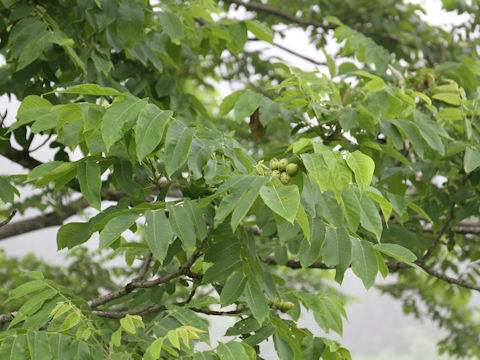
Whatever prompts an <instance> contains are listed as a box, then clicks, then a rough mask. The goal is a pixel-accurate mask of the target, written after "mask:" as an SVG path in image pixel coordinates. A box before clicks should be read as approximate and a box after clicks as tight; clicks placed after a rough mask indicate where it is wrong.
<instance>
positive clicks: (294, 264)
mask: <svg viewBox="0 0 480 360" xmlns="http://www.w3.org/2000/svg"><path fill="white" fill-rule="evenodd" d="M264 262H265V263H267V264H269V265H279V264H278V263H277V262H276V261H275V259H274V258H273V257H271V256H269V257H267V258H266V259H265V260H264ZM415 264H416V265H418V266H419V267H421V268H422V269H423V270H425V272H426V273H428V274H430V275H431V276H434V277H436V278H438V279H441V280H444V281H446V282H448V283H450V284H455V285H458V286H461V287H463V288H467V289H471V290H476V291H480V286H478V285H475V284H472V283H470V282H468V281H465V280H460V279H457V278H454V277H451V276H448V275H445V274H442V273H440V272H438V271H436V270H434V269H432V268H431V267H430V266H427V265H425V263H424V262H423V261H422V260H417V261H415ZM386 265H387V267H388V269H389V270H390V271H397V270H401V269H409V268H411V267H410V266H409V265H408V264H405V263H403V262H400V261H395V262H387V263H386ZM283 266H286V267H289V268H290V269H302V265H301V264H300V262H299V261H296V260H288V261H287V262H286V263H285V264H284V265H283ZM308 268H309V269H330V270H331V269H334V268H330V267H328V266H327V265H325V264H324V263H319V262H315V263H313V264H312V265H310V266H309V267H308Z"/></svg>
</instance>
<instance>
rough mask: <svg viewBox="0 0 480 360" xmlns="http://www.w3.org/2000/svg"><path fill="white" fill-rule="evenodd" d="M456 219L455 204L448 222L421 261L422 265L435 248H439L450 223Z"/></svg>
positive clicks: (446, 221) (444, 224)
mask: <svg viewBox="0 0 480 360" xmlns="http://www.w3.org/2000/svg"><path fill="white" fill-rule="evenodd" d="M453 219H455V204H453V205H452V206H451V208H450V215H449V216H448V218H447V220H445V222H444V223H443V226H442V228H441V229H440V230H439V231H438V233H437V235H435V238H434V239H433V241H432V244H431V245H430V247H429V248H428V251H427V253H426V254H425V255H424V256H423V257H422V259H421V260H420V261H421V262H422V263H424V262H425V261H426V260H427V259H428V258H429V257H430V256H431V255H432V253H433V251H434V250H435V248H436V247H437V245H438V243H439V241H440V239H441V237H442V236H443V234H445V231H447V229H448V227H449V226H450V223H451V222H452V221H453Z"/></svg>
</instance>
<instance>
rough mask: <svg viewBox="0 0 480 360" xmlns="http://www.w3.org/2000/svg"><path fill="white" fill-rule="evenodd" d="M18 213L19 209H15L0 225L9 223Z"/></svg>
mask: <svg viewBox="0 0 480 360" xmlns="http://www.w3.org/2000/svg"><path fill="white" fill-rule="evenodd" d="M16 213H17V210H13V211H12V213H11V214H10V215H9V216H8V218H6V219H5V220H3V221H2V222H0V227H3V226H5V225H7V224H8V223H9V222H10V220H12V219H13V217H14V216H15V214H16Z"/></svg>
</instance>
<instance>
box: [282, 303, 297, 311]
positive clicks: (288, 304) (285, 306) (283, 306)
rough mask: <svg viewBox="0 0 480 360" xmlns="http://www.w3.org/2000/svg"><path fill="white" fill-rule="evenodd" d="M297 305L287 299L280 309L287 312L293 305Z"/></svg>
mask: <svg viewBox="0 0 480 360" xmlns="http://www.w3.org/2000/svg"><path fill="white" fill-rule="evenodd" d="M294 306H295V304H294V303H292V302H290V301H285V302H284V303H283V304H282V307H281V308H280V309H279V310H280V311H281V312H287V311H289V310H292V309H293V307H294Z"/></svg>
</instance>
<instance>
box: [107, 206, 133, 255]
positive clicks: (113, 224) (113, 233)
mask: <svg viewBox="0 0 480 360" xmlns="http://www.w3.org/2000/svg"><path fill="white" fill-rule="evenodd" d="M138 217H139V214H138V213H136V212H127V213H124V214H122V215H119V216H116V217H114V218H113V219H111V220H110V221H109V222H108V223H107V224H106V225H105V228H104V229H103V230H102V231H101V232H100V246H99V247H100V249H104V248H106V247H107V246H110V245H111V244H112V243H113V242H114V241H115V240H117V239H118V238H119V237H120V235H122V233H123V232H125V231H126V230H127V229H128V228H130V227H131V226H132V225H133V224H134V223H135V221H136V220H137V219H138Z"/></svg>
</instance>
